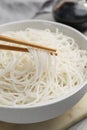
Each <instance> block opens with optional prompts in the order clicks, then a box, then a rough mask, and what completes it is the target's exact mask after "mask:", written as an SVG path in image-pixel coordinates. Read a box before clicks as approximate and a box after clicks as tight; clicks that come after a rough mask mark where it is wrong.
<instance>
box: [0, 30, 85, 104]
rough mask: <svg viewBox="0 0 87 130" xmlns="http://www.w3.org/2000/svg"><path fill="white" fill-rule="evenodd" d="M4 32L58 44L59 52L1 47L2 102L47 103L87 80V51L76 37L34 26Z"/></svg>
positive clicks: (35, 40)
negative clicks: (13, 49)
mask: <svg viewBox="0 0 87 130" xmlns="http://www.w3.org/2000/svg"><path fill="white" fill-rule="evenodd" d="M3 34H4V35H7V36H11V37H15V38H19V39H21V40H25V41H31V42H34V43H36V44H37V43H38V44H44V45H46V46H48V47H53V48H56V49H57V50H58V55H57V56H54V55H50V54H49V53H48V52H46V51H42V50H39V49H34V48H28V49H29V53H22V52H13V51H3V50H0V105H9V106H19V105H36V104H38V103H45V102H48V101H50V100H53V99H56V98H60V97H62V96H64V95H66V94H68V93H70V92H71V91H73V90H74V89H75V88H77V87H79V86H80V85H82V84H83V83H84V82H87V51H86V50H81V49H80V48H79V47H78V44H77V43H76V41H75V40H74V39H73V38H71V37H69V36H66V35H64V34H62V33H60V32H59V31H58V30H57V31H56V33H52V32H51V31H50V30H48V29H46V30H37V29H31V28H28V29H26V30H25V31H18V32H5V33H3ZM3 34H2V35H3ZM2 43H3V44H9V43H6V42H2V41H0V44H2Z"/></svg>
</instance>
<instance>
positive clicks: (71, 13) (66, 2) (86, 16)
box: [0, 0, 87, 32]
mask: <svg viewBox="0 0 87 130" xmlns="http://www.w3.org/2000/svg"><path fill="white" fill-rule="evenodd" d="M26 19H46V20H52V21H56V22H61V23H64V24H67V25H69V26H73V27H75V28H76V29H78V30H80V31H82V32H83V31H86V30H87V2H86V0H0V24H3V23H7V22H12V21H19V20H26Z"/></svg>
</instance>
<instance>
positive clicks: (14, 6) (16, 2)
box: [0, 0, 55, 24]
mask: <svg viewBox="0 0 87 130" xmlns="http://www.w3.org/2000/svg"><path fill="white" fill-rule="evenodd" d="M50 1H51V2H50ZM54 1H55V0H0V24H2V23H6V22H11V21H18V20H24V19H30V18H33V17H34V16H35V14H37V13H38V12H40V11H41V10H42V11H43V12H45V11H46V12H50V11H51V6H49V5H51V4H49V3H52V5H53V2H54ZM46 2H47V5H46ZM45 6H46V8H45Z"/></svg>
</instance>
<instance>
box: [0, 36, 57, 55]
mask: <svg viewBox="0 0 87 130" xmlns="http://www.w3.org/2000/svg"><path fill="white" fill-rule="evenodd" d="M0 40H1V41H5V42H10V43H15V44H19V45H24V46H27V47H33V48H37V49H42V50H46V51H48V52H50V54H55V55H57V52H56V49H54V48H49V47H46V46H41V45H37V44H33V43H29V42H26V41H22V40H18V39H15V38H11V37H8V36H3V35H0ZM0 49H3V50H12V51H21V52H29V51H28V49H27V48H23V47H17V46H10V45H2V44H0Z"/></svg>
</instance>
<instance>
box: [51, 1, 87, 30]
mask: <svg viewBox="0 0 87 130" xmlns="http://www.w3.org/2000/svg"><path fill="white" fill-rule="evenodd" d="M53 16H54V18H55V20H56V21H58V22H61V23H65V24H67V25H70V26H73V27H75V28H77V29H81V28H82V26H83V24H86V23H87V7H85V6H84V4H81V3H79V2H75V1H66V0H58V1H57V3H56V4H55V6H54V8H53Z"/></svg>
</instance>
